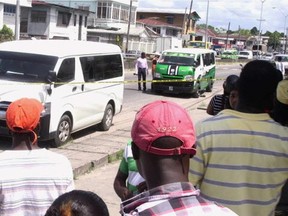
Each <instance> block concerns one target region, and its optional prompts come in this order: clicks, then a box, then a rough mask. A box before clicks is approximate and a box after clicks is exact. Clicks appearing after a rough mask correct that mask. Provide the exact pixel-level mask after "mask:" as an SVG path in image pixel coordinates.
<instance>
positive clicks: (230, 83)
mask: <svg viewBox="0 0 288 216" xmlns="http://www.w3.org/2000/svg"><path fill="white" fill-rule="evenodd" d="M238 79H239V76H237V75H235V74H232V75H229V76H228V77H227V78H226V80H225V82H224V83H223V88H224V94H225V95H229V94H230V92H231V91H232V90H235V89H237V81H238Z"/></svg>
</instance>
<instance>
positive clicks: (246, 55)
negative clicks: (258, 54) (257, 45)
mask: <svg viewBox="0 0 288 216" xmlns="http://www.w3.org/2000/svg"><path fill="white" fill-rule="evenodd" d="M238 59H253V53H252V51H250V50H243V51H240V52H239V53H238Z"/></svg>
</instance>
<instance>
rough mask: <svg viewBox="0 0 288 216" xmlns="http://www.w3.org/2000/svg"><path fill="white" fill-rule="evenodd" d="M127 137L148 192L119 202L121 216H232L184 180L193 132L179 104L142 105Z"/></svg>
mask: <svg viewBox="0 0 288 216" xmlns="http://www.w3.org/2000/svg"><path fill="white" fill-rule="evenodd" d="M131 137H132V140H133V141H132V152H133V157H134V159H135V160H136V164H137V167H138V170H139V172H140V174H141V175H142V176H143V177H144V179H145V180H146V183H147V187H148V191H145V192H143V193H141V194H138V195H136V196H134V197H132V198H131V199H128V200H126V201H124V202H122V204H121V213H122V215H146V216H152V215H202V216H204V215H211V216H212V215H213V216H215V215H221V216H224V215H230V216H236V214H235V213H234V212H232V211H231V210H229V209H227V208H225V207H223V206H220V205H218V204H216V203H213V202H209V201H208V200H206V199H203V198H202V197H201V196H199V193H200V191H199V190H196V189H195V188H194V187H193V185H192V184H191V183H189V181H188V171H189V159H190V157H192V156H193V155H194V154H195V152H196V149H195V131H194V125H193V122H192V120H191V118H190V116H189V114H188V113H187V111H186V110H185V109H184V108H183V107H181V106H180V105H178V104H176V103H174V102H169V101H160V100H159V101H154V102H152V103H149V104H147V105H145V106H144V107H142V108H141V109H140V111H139V112H137V114H136V116H135V120H134V122H133V125H132V130H131Z"/></svg>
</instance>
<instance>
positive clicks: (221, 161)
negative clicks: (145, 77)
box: [0, 60, 288, 216]
mask: <svg viewBox="0 0 288 216" xmlns="http://www.w3.org/2000/svg"><path fill="white" fill-rule="evenodd" d="M140 87H141V86H140ZM143 87H144V86H143ZM144 88H145V87H144ZM42 110H43V106H42V104H41V103H40V102H39V101H37V100H35V99H29V98H22V99H19V100H16V101H14V102H13V103H11V104H10V105H9V107H8V109H7V113H6V121H7V126H8V128H9V130H10V132H11V134H12V146H11V150H6V151H3V152H2V153H0V168H1V171H2V175H1V176H0V215H4V216H10V215H11V216H12V215H13V216H14V215H17V216H28V215H29V216H30V215H35V216H37V215H39V216H44V215H45V216H76V215H77V216H80V215H81V216H92V215H93V216H97V215H101V216H106V215H109V211H108V209H107V206H106V204H105V202H104V201H103V200H102V199H101V198H100V197H99V196H97V194H95V193H93V192H89V191H83V190H76V189H75V186H74V181H73V171H72V167H71V164H70V162H69V160H68V159H67V158H66V157H65V156H63V155H60V154H57V153H54V152H52V151H49V150H47V149H42V148H39V147H38V143H37V137H38V135H37V134H38V131H39V129H40V128H41V125H40V124H39V119H40V114H41V112H42ZM207 113H208V114H210V115H212V116H211V117H209V118H207V119H205V120H203V121H201V122H198V123H197V124H196V125H194V123H193V116H192V117H191V116H190V115H189V113H188V112H187V111H186V110H185V109H184V108H183V107H181V106H180V105H178V104H176V103H174V102H171V101H162V100H157V101H153V102H151V103H149V104H147V105H145V106H143V107H142V108H141V109H140V110H139V111H138V112H137V113H136V116H135V119H134V122H133V124H132V128H131V141H129V142H128V144H127V147H126V148H125V150H124V154H123V159H122V161H121V163H120V166H119V170H118V172H117V174H116V175H115V180H114V190H115V192H116V193H117V195H118V196H119V197H120V198H121V200H122V202H121V203H119V215H120V214H121V215H171V216H172V215H181V216H182V215H211V216H212V215H213V216H215V215H216V216H217V215H221V216H222V215H223V216H224V215H231V216H232V215H240V216H255V215H261V216H271V215H277V216H278V215H279V216H280V215H281V216H282V215H288V195H287V194H288V185H286V181H287V179H288V79H283V75H282V73H281V72H280V71H279V70H277V69H276V68H275V67H274V66H273V65H272V64H271V63H269V62H268V61H262V60H254V61H251V62H249V63H247V64H246V65H245V66H244V67H243V68H242V71H241V73H240V76H236V75H230V76H228V77H227V78H226V80H225V81H224V83H223V94H221V95H215V96H214V97H213V98H212V99H211V101H210V103H209V105H208V107H207Z"/></svg>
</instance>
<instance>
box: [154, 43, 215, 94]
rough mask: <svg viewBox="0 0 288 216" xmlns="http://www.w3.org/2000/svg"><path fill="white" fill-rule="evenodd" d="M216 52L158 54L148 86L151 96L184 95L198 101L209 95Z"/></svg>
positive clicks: (183, 51) (165, 52)
mask: <svg viewBox="0 0 288 216" xmlns="http://www.w3.org/2000/svg"><path fill="white" fill-rule="evenodd" d="M215 55H216V52H215V51H213V50H209V49H196V48H192V49H190V48H182V49H169V50H165V51H163V52H162V54H161V56H160V58H159V60H158V62H157V65H156V71H155V76H154V78H153V82H152V90H153V91H154V92H166V93H177V94H180V93H188V94H192V96H193V97H199V95H200V94H202V93H203V92H205V91H207V92H211V91H212V87H213V83H214V79H215V72H216V70H215Z"/></svg>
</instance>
